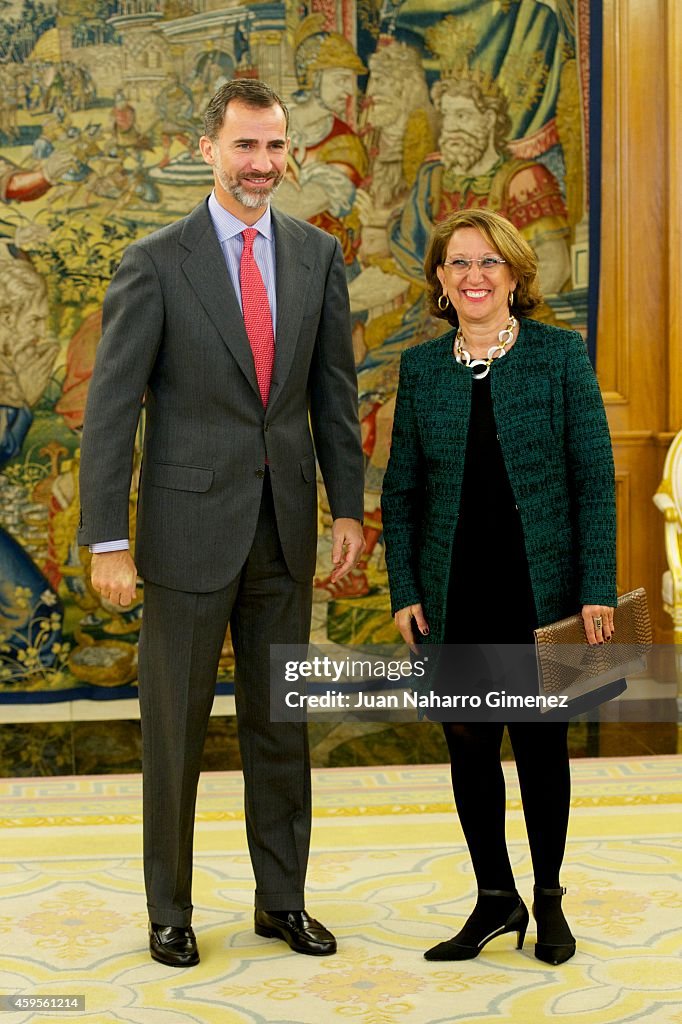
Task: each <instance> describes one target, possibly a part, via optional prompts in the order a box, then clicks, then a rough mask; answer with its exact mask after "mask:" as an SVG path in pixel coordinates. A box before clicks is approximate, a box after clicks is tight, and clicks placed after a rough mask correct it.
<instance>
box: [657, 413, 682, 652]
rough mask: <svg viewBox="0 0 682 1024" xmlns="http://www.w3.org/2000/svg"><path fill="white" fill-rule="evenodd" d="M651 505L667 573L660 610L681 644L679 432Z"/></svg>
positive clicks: (681, 463) (681, 438)
mask: <svg viewBox="0 0 682 1024" xmlns="http://www.w3.org/2000/svg"><path fill="white" fill-rule="evenodd" d="M654 502H655V504H656V507H657V508H659V509H660V510H661V512H662V513H663V515H664V517H665V526H664V530H665V554H666V558H667V561H668V569H667V570H666V572H664V573H663V588H662V590H663V608H664V610H665V611H666V612H667V613H668V615H670V616H671V618H672V620H673V630H674V640H675V643H676V644H682V430H680V431H679V433H677V434H676V435H675V437H674V438H673V442H672V444H671V445H670V448H669V449H668V454H667V456H666V459H665V465H664V466H663V479H662V480H661V483H660V484H659V487H658V490H657V491H656V494H655V495H654ZM677 661H678V663H679V661H680V659H679V658H678V659H677Z"/></svg>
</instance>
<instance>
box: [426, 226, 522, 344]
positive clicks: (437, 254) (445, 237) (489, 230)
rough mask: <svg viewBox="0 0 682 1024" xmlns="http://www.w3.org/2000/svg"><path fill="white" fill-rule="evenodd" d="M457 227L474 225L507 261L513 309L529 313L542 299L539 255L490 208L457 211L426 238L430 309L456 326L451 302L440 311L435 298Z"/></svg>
mask: <svg viewBox="0 0 682 1024" xmlns="http://www.w3.org/2000/svg"><path fill="white" fill-rule="evenodd" d="M460 228H475V230H476V231H480V233H481V234H482V235H483V237H484V238H485V240H486V241H487V242H488V243H489V244H490V246H491V248H493V249H494V250H495V251H496V252H498V253H499V254H500V256H501V257H502V259H503V260H505V262H506V263H507V265H508V267H509V271H510V273H511V275H512V277H514V278H516V281H517V284H516V288H515V290H514V306H513V312H514V313H517V314H518V315H519V316H528V315H529V314H530V313H532V312H533V310H535V309H537V307H538V306H539V305H540V303H541V302H542V296H541V294H540V287H539V284H538V258H537V256H536V255H535V253H534V252H533V250H532V248H531V246H530V245H529V244H528V242H527V241H526V240H525V238H524V237H523V235H521V233H520V232H519V231H518V230H517V229H516V228H515V227H514V225H513V224H512V223H511V221H509V220H507V218H506V217H502V216H501V215H500V214H499V213H493V211H492V210H485V209H483V210H478V209H476V210H458V211H457V212H456V213H451V214H450V216H449V217H446V219H445V220H443V221H441V222H440V223H439V224H437V225H436V226H435V228H434V229H433V233H432V235H431V238H430V239H429V245H428V249H427V250H426V257H425V259H424V273H425V275H426V281H427V284H428V293H427V294H428V299H429V312H430V313H431V314H432V316H436V317H438V318H439V319H441V320H447V322H448V323H450V324H452V326H453V327H457V326H458V325H459V318H458V316H457V312H456V310H455V308H454V307H453V305H452V303H451V302H449V303H448V306H447V309H445V310H442V309H440V307H439V305H438V299H439V298H440V297H441V296H442V294H443V286H442V285H441V283H440V281H439V280H438V274H437V268H438V267H442V266H443V263H444V262H445V257H446V254H447V249H448V243H449V242H450V239H451V238H452V236H453V234H454V233H455V231H459V230H460Z"/></svg>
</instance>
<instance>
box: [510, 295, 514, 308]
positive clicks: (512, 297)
mask: <svg viewBox="0 0 682 1024" xmlns="http://www.w3.org/2000/svg"><path fill="white" fill-rule="evenodd" d="M513 305H514V292H509V308H510V309H511V308H512V306H513Z"/></svg>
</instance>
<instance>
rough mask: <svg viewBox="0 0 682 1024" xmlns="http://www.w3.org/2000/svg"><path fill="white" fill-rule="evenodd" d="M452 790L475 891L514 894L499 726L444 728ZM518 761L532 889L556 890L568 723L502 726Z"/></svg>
mask: <svg viewBox="0 0 682 1024" xmlns="http://www.w3.org/2000/svg"><path fill="white" fill-rule="evenodd" d="M443 729H444V731H445V738H446V740H447V744H448V748H449V751H450V763H451V766H452V788H453V792H454V795H455V804H456V806H457V812H458V814H459V819H460V822H461V824H462V829H463V831H464V835H465V838H466V841H467V846H468V847H469V853H470V855H471V860H472V863H473V867H474V873H475V875H476V881H477V883H478V887H479V889H508V890H512V891H513V890H514V889H515V888H516V885H515V882H514V875H513V873H512V869H511V864H510V862H509V854H508V852H507V842H506V838H505V827H504V825H505V807H506V794H505V786H504V775H503V772H502V765H501V762H500V746H501V743H502V734H503V732H504V725H503V724H501V723H494V722H483V723H467V724H464V723H457V722H444V723H443ZM507 729H508V731H509V738H510V740H511V744H512V747H513V750H514V757H515V759H516V770H517V772H518V776H519V784H520V787H521V800H522V802H523V814H524V817H525V820H526V830H527V832H528V842H529V845H530V853H531V859H532V862H533V872H534V875H535V884H536V885H540V886H546V887H547V888H550V889H553V888H555V887H556V886H558V885H559V871H560V869H561V862H562V860H563V857H564V849H565V846H566V830H567V828H568V810H569V800H570V795H571V779H570V770H569V764H568V745H567V736H568V723H567V722H514V723H509V724H508V725H507Z"/></svg>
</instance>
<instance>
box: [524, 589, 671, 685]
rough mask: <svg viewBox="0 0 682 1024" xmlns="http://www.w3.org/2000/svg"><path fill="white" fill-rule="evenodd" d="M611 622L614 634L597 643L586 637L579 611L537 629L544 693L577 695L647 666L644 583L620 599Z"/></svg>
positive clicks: (648, 627)
mask: <svg viewBox="0 0 682 1024" xmlns="http://www.w3.org/2000/svg"><path fill="white" fill-rule="evenodd" d="M613 624H614V639H613V640H609V641H607V642H605V643H603V644H599V645H598V646H594V647H592V646H590V645H589V644H588V643H587V641H586V640H585V630H584V628H583V620H582V616H581V615H571V616H570V618H568V619H561V620H560V621H559V622H553V623H551V624H550V625H549V626H542V627H541V628H540V629H536V630H535V651H536V654H537V662H538V684H539V692H540V694H541V695H542V694H545V695H547V696H549V695H550V694H555V695H557V696H559V695H561V696H566V697H568V699H569V700H574V699H575V698H576V697H582V696H583V695H584V694H586V693H591V692H592V691H593V690H597V689H599V687H600V686H605V685H606V684H607V683H611V682H613V681H614V680H616V679H622V678H623V676H627V675H628V674H630V673H632V672H641V671H642V669H644V668H646V661H647V655H648V653H649V651H650V649H651V621H650V619H649V608H648V605H647V599H646V591H645V590H644V588H643V587H640V588H639V589H638V590H631V591H630V593H629V594H623V596H622V597H619V598H618V607H617V608H616V610H615V612H614V615H613Z"/></svg>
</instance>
